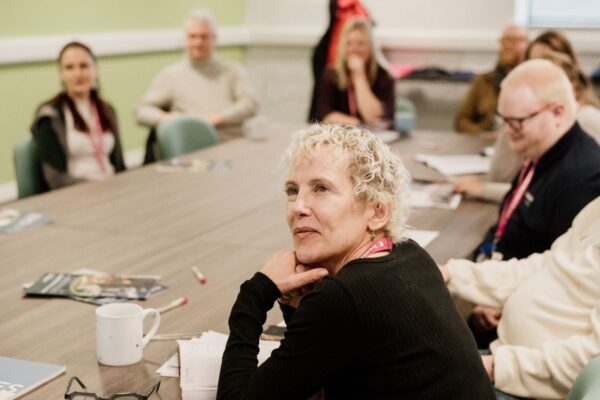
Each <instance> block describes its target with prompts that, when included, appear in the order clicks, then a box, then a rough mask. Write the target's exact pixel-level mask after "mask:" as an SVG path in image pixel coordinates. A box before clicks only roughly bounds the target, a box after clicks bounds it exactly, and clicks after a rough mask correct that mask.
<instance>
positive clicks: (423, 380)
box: [217, 125, 495, 400]
mask: <svg viewBox="0 0 600 400" xmlns="http://www.w3.org/2000/svg"><path fill="white" fill-rule="evenodd" d="M287 154H288V161H289V165H290V172H289V175H288V179H287V182H286V183H285V193H286V195H287V222H288V225H289V228H290V231H291V234H292V237H293V242H294V250H293V251H281V252H279V253H277V254H275V255H274V256H273V257H272V258H271V259H270V260H268V261H267V262H266V264H265V265H264V267H263V268H262V270H261V272H258V273H256V274H255V275H254V277H253V278H252V279H250V280H248V281H246V282H245V283H243V284H242V286H241V289H240V293H239V295H238V298H237V300H236V302H235V304H234V306H233V308H232V310H231V315H230V317H229V330H230V334H229V340H228V342H227V346H226V348H225V352H224V354H223V360H222V364H221V372H220V376H219V385H218V391H217V398H218V399H222V400H224V399H236V400H240V399H260V400H265V399H277V400H281V399H302V400H305V399H307V398H309V397H310V396H311V395H313V394H315V393H316V392H318V391H319V390H321V389H323V391H324V395H325V398H327V399H334V400H335V399H344V400H348V399H417V398H418V399H440V400H441V399H444V400H448V399H450V400H452V399H457V400H458V399H461V400H463V399H479V400H481V399H495V396H494V392H493V389H492V387H491V383H490V380H489V378H488V376H487V374H486V372H485V369H484V367H483V364H482V359H481V357H480V356H479V354H478V353H477V350H476V346H475V342H474V340H473V338H472V336H471V335H470V333H469V331H468V328H467V325H466V323H465V322H464V320H463V319H462V318H461V316H460V315H459V314H458V311H457V309H456V307H455V306H454V303H453V301H452V298H451V296H450V294H449V292H448V290H447V289H446V287H445V285H444V281H443V278H442V275H441V273H440V271H439V269H438V268H437V266H436V264H435V262H434V261H433V260H432V259H431V257H430V256H429V255H428V254H427V253H426V252H425V251H424V250H423V249H422V248H421V247H419V246H418V245H417V244H416V243H415V242H413V241H411V240H407V239H403V238H402V234H403V230H404V227H405V222H406V219H407V215H408V209H407V208H408V207H407V204H408V185H409V180H410V179H409V177H408V174H407V172H406V170H405V169H404V166H403V165H402V163H401V161H400V160H399V158H398V157H397V156H396V155H394V154H393V153H392V152H391V151H390V149H389V148H388V147H387V146H385V145H384V144H383V143H382V142H381V141H380V140H379V139H377V138H375V137H374V136H373V135H372V134H371V133H370V132H368V131H366V130H361V129H358V128H355V127H349V126H345V127H342V126H337V125H314V126H312V127H310V128H307V129H305V130H303V131H300V132H298V133H297V134H296V135H295V137H294V139H293V140H292V143H291V145H290V148H289V149H288V152H287ZM394 242H396V243H394ZM310 284H314V288H313V289H312V290H310V287H309V286H308V285H310ZM277 299H279V300H278V301H279V302H280V304H282V306H281V307H282V309H283V312H284V318H285V320H286V322H287V331H286V333H285V338H284V339H283V341H282V342H281V346H280V347H279V348H278V349H277V350H274V351H273V353H272V354H271V357H270V358H269V359H268V360H266V361H265V362H264V363H263V364H262V365H260V366H259V367H257V353H258V341H259V337H260V334H261V332H262V325H263V324H264V322H265V319H266V314H267V311H268V310H269V309H271V308H272V307H273V304H274V303H275V301H276V300H277Z"/></svg>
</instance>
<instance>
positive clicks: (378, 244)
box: [360, 236, 394, 258]
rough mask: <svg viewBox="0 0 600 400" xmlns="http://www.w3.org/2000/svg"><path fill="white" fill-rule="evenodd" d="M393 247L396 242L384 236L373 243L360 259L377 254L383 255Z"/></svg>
mask: <svg viewBox="0 0 600 400" xmlns="http://www.w3.org/2000/svg"><path fill="white" fill-rule="evenodd" d="M393 246H394V242H393V241H392V238H391V237H389V236H384V237H382V238H379V239H377V240H376V241H374V242H373V243H371V245H370V246H369V248H368V249H367V251H365V252H364V253H363V254H362V256H360V258H365V257H368V256H370V255H371V254H375V253H381V252H382V251H390V250H391V249H392V247H393Z"/></svg>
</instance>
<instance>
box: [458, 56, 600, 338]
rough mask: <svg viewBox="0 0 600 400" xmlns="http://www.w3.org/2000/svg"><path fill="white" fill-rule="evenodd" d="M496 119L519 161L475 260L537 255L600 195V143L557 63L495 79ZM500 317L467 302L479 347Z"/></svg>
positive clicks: (526, 66)
mask: <svg viewBox="0 0 600 400" xmlns="http://www.w3.org/2000/svg"><path fill="white" fill-rule="evenodd" d="M496 118H497V119H498V121H499V122H500V125H501V130H502V134H504V135H507V138H508V142H509V145H510V148H511V150H512V151H514V152H515V153H517V154H518V155H520V156H521V157H522V158H523V159H524V160H525V161H524V163H523V165H522V167H521V171H520V172H519V173H518V174H517V176H516V177H515V179H514V180H513V182H512V185H511V189H510V191H509V192H508V193H507V194H506V196H505V197H504V200H503V201H502V204H501V205H500V210H499V215H498V222H497V223H496V224H495V225H494V226H492V227H491V228H490V229H489V230H488V232H487V234H486V236H485V238H484V240H483V242H482V244H481V246H480V247H479V248H478V249H477V251H476V253H477V254H476V259H477V260H478V261H483V260H486V259H495V260H508V259H511V258H518V259H522V258H525V257H528V256H530V255H531V254H533V253H543V252H544V251H546V250H548V249H550V246H551V245H552V243H553V242H554V241H555V240H556V239H557V238H558V237H559V236H560V235H562V234H563V233H565V232H566V231H567V229H568V228H569V226H570V225H571V223H572V221H573V218H574V217H575V215H577V213H579V211H580V210H581V209H582V208H584V207H585V206H586V205H587V204H588V203H589V202H590V201H592V200H593V199H595V198H596V197H598V196H600V145H598V143H597V142H596V141H595V140H594V139H593V138H592V137H591V136H589V135H588V134H587V133H585V132H584V131H583V130H582V128H581V127H580V126H579V124H578V123H577V122H576V120H575V118H576V101H575V97H574V94H573V88H572V86H571V83H570V82H569V79H568V78H567V76H566V75H565V73H564V72H563V71H562V70H561V69H560V67H558V66H556V65H555V64H553V63H552V62H550V61H548V60H542V59H536V60H530V61H526V62H524V63H523V64H521V65H519V66H518V67H516V68H515V69H514V70H513V71H512V72H511V73H510V74H509V75H508V76H507V77H506V78H505V79H504V81H503V82H502V85H501V89H500V96H499V99H498V108H497V110H496ZM501 316H502V315H501V312H500V310H498V309H494V308H489V307H484V306H476V307H475V308H474V310H473V312H472V314H471V316H470V318H469V325H470V326H471V328H472V330H473V332H474V333H475V336H476V339H477V342H478V344H479V346H480V348H485V347H486V345H487V344H488V343H489V341H490V340H493V339H494V338H495V328H496V326H497V325H498V322H499V320H500V318H501Z"/></svg>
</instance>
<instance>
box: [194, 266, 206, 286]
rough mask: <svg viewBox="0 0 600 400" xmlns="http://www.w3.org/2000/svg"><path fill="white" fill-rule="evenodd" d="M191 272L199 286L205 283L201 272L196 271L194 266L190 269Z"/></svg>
mask: <svg viewBox="0 0 600 400" xmlns="http://www.w3.org/2000/svg"><path fill="white" fill-rule="evenodd" d="M192 272H193V273H194V276H195V277H196V279H198V282H200V284H201V285H204V284H205V283H206V277H205V276H204V274H203V273H202V272H200V271H199V270H198V268H196V267H195V266H194V267H192Z"/></svg>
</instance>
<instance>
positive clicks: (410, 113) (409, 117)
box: [394, 97, 417, 134]
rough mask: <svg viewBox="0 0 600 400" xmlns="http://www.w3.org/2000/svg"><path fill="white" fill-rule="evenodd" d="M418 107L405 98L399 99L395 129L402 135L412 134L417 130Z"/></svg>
mask: <svg viewBox="0 0 600 400" xmlns="http://www.w3.org/2000/svg"><path fill="white" fill-rule="evenodd" d="M416 120H417V107H416V106H415V104H414V103H413V102H412V101H410V100H409V99H407V98H405V97H397V98H396V104H395V111H394V128H395V129H396V130H397V131H398V132H400V133H404V134H407V133H410V131H412V130H413V129H414V128H415V125H416Z"/></svg>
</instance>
